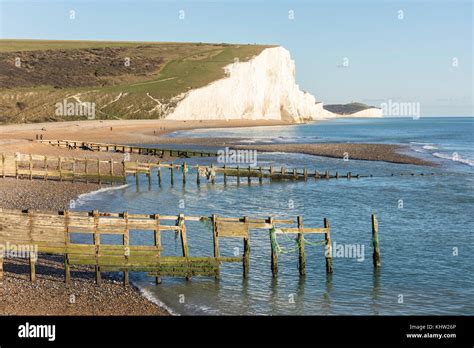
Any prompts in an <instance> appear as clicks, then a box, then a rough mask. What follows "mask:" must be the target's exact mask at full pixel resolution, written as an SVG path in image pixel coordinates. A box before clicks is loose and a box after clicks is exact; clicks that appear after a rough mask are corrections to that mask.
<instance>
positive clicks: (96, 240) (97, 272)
mask: <svg viewBox="0 0 474 348" xmlns="http://www.w3.org/2000/svg"><path fill="white" fill-rule="evenodd" d="M92 216H93V217H94V235H93V237H94V245H95V262H96V265H95V281H96V283H97V284H100V283H101V276H100V267H99V252H100V234H99V211H98V210H93V211H92Z"/></svg>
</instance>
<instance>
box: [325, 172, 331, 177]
mask: <svg viewBox="0 0 474 348" xmlns="http://www.w3.org/2000/svg"><path fill="white" fill-rule="evenodd" d="M325 177H326V179H329V177H330V175H329V170H326V174H325Z"/></svg>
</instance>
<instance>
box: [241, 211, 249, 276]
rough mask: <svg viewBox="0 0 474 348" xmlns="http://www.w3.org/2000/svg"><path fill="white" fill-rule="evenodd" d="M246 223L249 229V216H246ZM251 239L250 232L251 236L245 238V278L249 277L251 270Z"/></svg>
mask: <svg viewBox="0 0 474 348" xmlns="http://www.w3.org/2000/svg"><path fill="white" fill-rule="evenodd" d="M244 223H245V224H246V225H247V228H248V223H249V219H248V217H247V216H244ZM249 238H250V231H249V235H247V237H244V255H243V257H242V263H243V269H244V273H243V275H244V278H247V277H248V274H249V269H250V240H249Z"/></svg>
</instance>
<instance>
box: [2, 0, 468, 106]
mask: <svg viewBox="0 0 474 348" xmlns="http://www.w3.org/2000/svg"><path fill="white" fill-rule="evenodd" d="M0 6H1V7H0V10H1V23H0V36H1V37H2V38H25V39H26V38H33V39H68V40H127V41H130V40H138V41H188V42H189V41H201V42H230V43H265V44H279V45H282V46H284V47H286V48H287V49H288V50H290V52H291V54H292V56H293V58H294V59H295V61H296V68H297V81H298V83H299V85H300V87H301V88H302V89H304V90H307V91H309V92H311V93H312V94H314V95H315V97H316V99H317V100H320V101H323V102H325V103H345V102H350V101H363V102H367V103H369V104H372V105H380V103H381V102H384V101H386V100H388V99H391V100H393V101H412V102H419V103H421V113H422V114H423V115H473V114H474V111H473V96H472V95H473V82H472V78H473V43H472V39H473V37H472V36H473V23H472V21H473V5H472V0H450V1H441V0H438V1H436V0H432V1H417V0H411V1H399V0H397V1H384V0H370V1H368V0H365V1H364V0H362V1H356V0H352V1H350V0H346V1H342V0H341V1H338V0H332V1H329V0H328V1H316V0H314V1H298V0H293V1H258V0H255V1H199V0H195V1H151V0H150V1H144V0H138V1H133V0H127V1H120V0H115V1H99V0H94V1H92V0H89V1H87V0H75V1H74V0H73V1H54V0H47V1H31V0H30V1H21V0H17V1H8V0H7V1H5V0H0ZM70 10H74V11H75V12H76V18H75V19H74V20H71V19H70V18H69V11H70ZM180 10H184V11H185V19H184V20H181V19H179V11H180ZM290 10H293V11H294V19H293V20H290V19H289V18H288V15H289V11H290ZM400 10H402V11H403V16H404V18H403V19H399V18H398V16H399V11H400ZM345 57H347V58H348V59H349V66H348V67H341V65H342V64H343V60H344V58H345ZM453 58H456V59H457V60H458V63H459V64H458V67H453V65H452V62H453Z"/></svg>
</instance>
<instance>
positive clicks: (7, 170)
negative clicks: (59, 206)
mask: <svg viewBox="0 0 474 348" xmlns="http://www.w3.org/2000/svg"><path fill="white" fill-rule="evenodd" d="M0 176H1V177H2V178H6V177H14V178H17V179H30V180H32V179H42V180H59V181H63V180H64V181H67V180H69V181H85V182H97V183H100V184H102V183H116V182H123V181H124V180H125V176H126V165H125V164H124V163H123V161H114V160H100V159H91V158H68V157H56V156H43V155H32V154H20V153H17V154H0Z"/></svg>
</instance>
